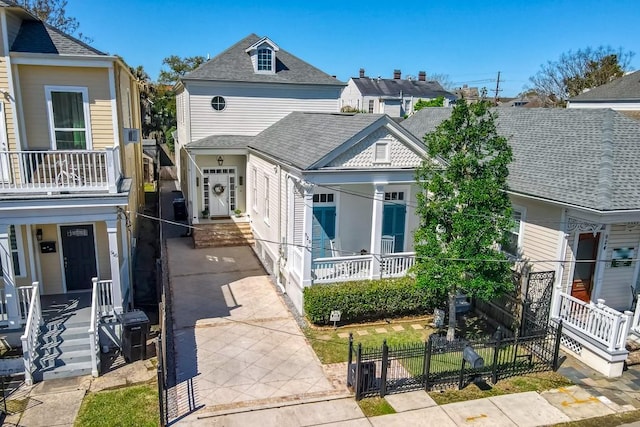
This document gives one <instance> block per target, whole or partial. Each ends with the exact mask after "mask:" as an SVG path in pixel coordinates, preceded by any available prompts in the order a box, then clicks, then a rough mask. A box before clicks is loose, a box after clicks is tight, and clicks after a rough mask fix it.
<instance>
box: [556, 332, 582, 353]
mask: <svg viewBox="0 0 640 427" xmlns="http://www.w3.org/2000/svg"><path fill="white" fill-rule="evenodd" d="M560 344H562V345H563V346H564V347H566V348H567V349H568V350H571V351H572V352H574V353H575V354H577V355H580V354H581V353H582V344H580V343H579V342H578V341H576V340H574V339H573V338H569V337H568V336H566V335H564V334H563V335H562V338H560Z"/></svg>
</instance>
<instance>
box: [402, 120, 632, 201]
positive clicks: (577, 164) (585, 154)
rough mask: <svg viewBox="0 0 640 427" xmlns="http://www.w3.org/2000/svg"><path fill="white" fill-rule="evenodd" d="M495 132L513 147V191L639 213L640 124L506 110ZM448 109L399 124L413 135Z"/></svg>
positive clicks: (433, 123)
mask: <svg viewBox="0 0 640 427" xmlns="http://www.w3.org/2000/svg"><path fill="white" fill-rule="evenodd" d="M497 113H498V119H497V128H498V132H499V133H500V134H501V135H503V136H505V137H506V138H507V139H508V140H509V143H510V144H511V146H512V147H513V154H514V161H513V162H512V163H511V165H510V166H509V171H510V175H509V186H510V188H511V190H512V191H514V192H516V193H521V194H525V195H532V196H536V197H541V198H544V199H548V200H552V201H557V202H563V203H569V204H573V205H577V206H582V207H585V208H591V209H596V210H600V211H610V210H628V209H640V122H638V121H636V120H633V119H630V118H628V117H626V116H624V115H622V114H619V113H617V112H614V111H612V110H605V109H558V108H554V109H546V108H531V109H522V108H504V109H499V110H498V111H497ZM450 114H451V109H449V108H425V109H423V110H420V111H418V112H417V113H415V114H414V115H413V116H411V117H409V118H408V119H407V120H405V121H404V122H402V126H404V127H405V128H406V129H407V130H409V131H410V132H412V133H413V134H414V135H416V137H418V138H422V136H423V135H424V134H425V133H427V132H430V131H432V130H434V129H435V127H436V126H437V125H438V124H439V123H441V122H442V121H443V120H445V119H447V118H448V117H449V116H450Z"/></svg>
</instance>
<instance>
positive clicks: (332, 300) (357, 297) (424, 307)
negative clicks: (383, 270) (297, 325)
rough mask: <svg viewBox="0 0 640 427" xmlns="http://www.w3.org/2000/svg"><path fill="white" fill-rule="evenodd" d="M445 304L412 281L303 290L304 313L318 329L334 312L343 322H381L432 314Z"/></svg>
mask: <svg viewBox="0 0 640 427" xmlns="http://www.w3.org/2000/svg"><path fill="white" fill-rule="evenodd" d="M441 303H442V298H438V296H437V295H436V294H435V293H434V291H432V290H430V289H425V288H419V287H418V286H417V285H416V281H415V279H414V278H411V277H400V278H396V279H381V280H365V281H357V282H344V283H336V284H330V285H315V286H311V287H309V288H305V289H304V311H305V313H306V315H307V317H308V318H309V320H310V321H311V322H313V323H315V324H317V325H327V324H330V322H329V315H330V314H331V310H340V311H341V312H342V316H341V319H340V322H342V323H350V322H358V321H365V320H378V319H383V318H386V317H398V316H406V315H411V314H423V313H425V312H432V311H433V308H434V307H438V306H439V305H441Z"/></svg>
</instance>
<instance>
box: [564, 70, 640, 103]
mask: <svg viewBox="0 0 640 427" xmlns="http://www.w3.org/2000/svg"><path fill="white" fill-rule="evenodd" d="M625 100H629V101H631V100H640V71H635V72H633V73H630V74H627V75H625V76H622V77H620V78H617V79H615V80H613V81H611V82H609V83H607V84H603V85H602V86H598V87H595V88H593V89H591V90H589V91H587V92H584V93H581V94H580V95H576V96H574V97H573V98H569V102H587V101H625Z"/></svg>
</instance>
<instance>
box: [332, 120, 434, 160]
mask: <svg viewBox="0 0 640 427" xmlns="http://www.w3.org/2000/svg"><path fill="white" fill-rule="evenodd" d="M377 142H381V143H388V144H389V150H390V162H389V163H382V164H380V163H375V162H374V151H375V144H376V143H377ZM421 161H422V158H421V157H420V156H419V155H418V154H417V153H416V152H415V151H413V150H411V149H410V148H408V147H407V146H406V145H405V144H403V143H402V142H400V141H398V140H397V139H396V138H395V137H394V136H393V135H392V134H391V133H390V132H389V131H388V130H387V129H386V128H384V127H383V128H380V129H378V130H376V131H374V132H372V133H371V134H370V135H369V136H367V137H366V138H364V139H363V140H362V141H360V142H358V143H357V144H355V145H354V146H353V147H351V148H350V149H349V150H347V151H346V152H344V153H343V154H341V155H340V156H338V157H336V158H335V159H334V160H333V161H331V162H330V163H329V164H328V165H327V166H329V167H345V168H354V167H355V168H372V167H377V166H379V167H400V168H405V167H417V166H419V165H420V163H421Z"/></svg>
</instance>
